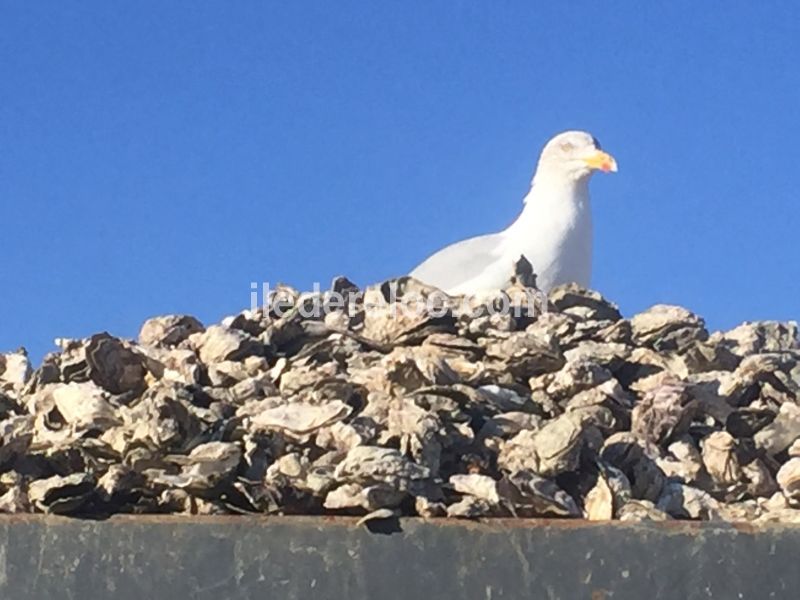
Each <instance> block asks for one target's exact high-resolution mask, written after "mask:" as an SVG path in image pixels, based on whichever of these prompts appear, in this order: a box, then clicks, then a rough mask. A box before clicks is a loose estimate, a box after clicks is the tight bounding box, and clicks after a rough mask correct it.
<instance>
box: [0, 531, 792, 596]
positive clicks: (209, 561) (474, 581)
mask: <svg viewBox="0 0 800 600" xmlns="http://www.w3.org/2000/svg"><path fill="white" fill-rule="evenodd" d="M798 557H800V526H798V525H774V526H773V525H767V526H762V527H753V526H732V525H727V524H724V525H723V524H711V523H670V524H641V523H631V524H627V523H619V522H616V523H610V524H608V523H587V522H582V521H581V522H576V521H539V520H536V521H519V520H493V521H489V522H485V523H473V522H463V521H458V522H453V521H422V520H419V519H404V520H402V521H400V522H397V523H395V524H394V525H393V526H389V527H384V528H381V531H380V532H377V531H373V532H371V531H368V530H367V529H366V528H365V527H364V526H361V527H359V526H356V522H355V520H354V519H342V518H324V517H272V518H251V517H203V518H181V517H158V516H146V517H140V516H137V517H115V518H113V519H110V520H108V521H81V520H73V519H65V518H57V517H42V516H13V517H3V518H0V598H3V599H13V600H27V599H31V600H33V599H35V600H46V599H49V598H76V599H84V598H85V599H87V600H88V599H104V598H114V599H116V600H134V599H136V600H139V599H143V598H146V599H151V600H160V599H168V600H181V599H184V598H187V599H188V598H192V599H198V600H202V599H213V600H223V599H224V600H228V599H231V600H233V599H259V600H262V599H265V598H270V599H272V598H276V599H277V598H290V599H298V600H305V599H309V598H314V599H315V600H316V599H326V598H330V599H337V600H361V599H365V600H366V599H370V600H371V599H376V600H378V599H379V600H394V599H398V600H399V599H403V600H408V599H412V600H423V599H425V600H427V599H435V600H447V599H453V600H456V599H458V600H464V599H473V598H475V599H478V598H480V599H481V600H496V599H497V598H511V599H526V600H527V599H532V600H533V599H538V598H548V599H563V600H578V599H582V598H586V599H588V600H606V599H607V600H612V599H613V600H620V599H628V598H630V599H634V600H642V599H646V600H661V599H668V598H669V599H673V598H675V599H681V600H684V599H700V598H703V599H707V598H719V599H721V600H728V599H740V598H743V599H749V600H765V599H772V598H775V599H784V598H786V599H789V598H791V599H796V598H798V597H800V567H798V562H797V560H798Z"/></svg>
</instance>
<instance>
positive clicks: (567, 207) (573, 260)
mask: <svg viewBox="0 0 800 600" xmlns="http://www.w3.org/2000/svg"><path fill="white" fill-rule="evenodd" d="M596 170H600V171H604V172H606V173H608V172H616V170H617V162H616V161H615V160H614V158H613V157H612V156H611V155H610V154H607V153H606V152H603V150H602V149H601V148H600V144H599V143H598V142H597V140H596V139H595V138H594V137H593V136H592V135H590V134H588V133H586V132H585V131H566V132H564V133H560V134H558V135H557V136H555V137H554V138H552V139H551V140H550V141H549V142H547V144H546V145H545V147H544V149H543V150H542V154H541V156H540V157H539V164H538V165H537V167H536V173H535V174H534V176H533V181H532V182H531V189H530V191H529V192H528V195H527V196H525V200H524V202H525V206H524V207H523V209H522V213H521V214H520V216H519V217H517V220H516V221H514V222H513V223H512V224H511V225H510V226H509V227H508V228H507V229H505V230H503V231H501V232H499V233H492V234H488V235H481V236H478V237H474V238H470V239H468V240H464V241H462V242H457V243H455V244H452V245H450V246H447V247H446V248H444V249H442V250H439V251H438V252H437V253H435V254H434V255H433V256H431V257H430V258H428V259H427V260H426V261H425V262H423V263H422V264H421V265H419V266H418V267H417V268H416V269H414V270H413V271H412V272H411V273H410V275H411V277H414V278H415V279H419V280H420V281H422V282H424V283H427V284H429V285H433V286H435V287H438V288H439V289H441V290H443V291H445V292H447V293H448V294H453V295H456V294H471V293H478V292H486V291H489V290H496V289H501V288H503V287H505V286H506V285H507V284H508V281H509V278H510V276H511V274H512V272H513V265H514V263H515V262H516V261H517V260H518V259H519V257H520V255H524V256H525V258H527V259H528V261H529V262H530V263H531V264H532V265H533V271H534V273H535V274H536V282H537V286H538V288H539V289H540V290H543V291H545V292H546V291H549V290H550V289H552V288H553V287H554V286H557V285H560V284H562V283H571V282H574V283H578V284H580V285H581V286H583V287H589V284H590V280H591V276H592V211H591V206H590V202H589V179H590V178H591V176H592V173H593V172H594V171H596Z"/></svg>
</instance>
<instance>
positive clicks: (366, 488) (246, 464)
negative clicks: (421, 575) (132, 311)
mask: <svg viewBox="0 0 800 600" xmlns="http://www.w3.org/2000/svg"><path fill="white" fill-rule="evenodd" d="M525 283H526V281H520V280H517V281H516V282H515V283H513V284H512V285H510V286H509V288H508V289H506V290H502V291H498V292H497V293H495V294H489V295H486V296H484V297H482V298H480V299H470V301H469V302H465V301H464V299H463V298H450V297H447V296H444V295H443V294H441V293H439V294H438V296H437V298H438V300H437V301H436V302H434V303H432V306H427V307H425V308H424V309H422V310H419V309H417V310H414V311H397V310H396V308H397V305H398V304H399V303H402V302H404V301H405V300H407V299H408V298H415V299H420V298H423V299H428V298H431V297H433V295H434V293H435V292H437V291H436V290H433V289H432V288H428V287H426V286H424V285H422V284H420V283H419V282H417V281H415V280H412V279H408V278H401V279H399V280H393V281H390V282H386V283H384V284H382V285H378V286H374V287H371V288H367V289H366V290H364V291H363V293H361V294H360V297H359V300H358V301H357V302H356V303H354V304H350V305H347V306H335V305H334V303H329V302H328V300H329V298H330V297H331V295H332V294H333V293H334V292H341V291H343V290H350V291H352V290H353V289H354V287H353V286H352V284H351V283H350V282H348V281H347V280H346V279H344V278H339V279H337V280H336V281H335V282H334V285H333V287H332V289H331V290H330V291H328V292H321V293H315V294H300V293H298V292H297V291H295V290H293V289H291V288H287V287H281V288H279V289H278V290H276V291H275V292H274V293H273V295H272V296H271V298H270V300H271V301H270V303H269V304H268V305H267V306H266V307H264V308H259V309H257V310H251V311H245V312H243V313H242V314H239V315H237V316H234V317H230V318H228V319H225V320H224V321H223V322H222V323H221V324H218V325H212V326H209V327H205V326H204V325H203V324H201V323H200V322H199V321H198V320H197V319H195V318H193V317H190V316H178V315H172V316H164V317H157V318H154V319H151V320H149V321H147V322H146V323H145V324H144V325H143V327H142V329H141V332H140V334H139V338H138V340H136V341H131V340H123V339H118V338H115V337H112V336H110V335H108V334H106V333H101V334H97V335H94V336H92V337H91V338H89V339H84V340H58V343H59V345H60V348H61V349H60V351H59V352H57V353H53V354H50V355H48V356H47V357H46V358H45V359H44V361H43V363H42V364H41V366H40V367H39V368H38V369H36V370H32V369H31V366H30V364H29V361H28V359H27V356H26V355H25V353H24V351H19V352H16V353H10V354H4V355H0V436H2V443H1V445H0V511H2V512H9V513H18V512H50V513H59V514H72V515H76V516H94V517H102V516H106V515H111V514H115V513H185V514H221V513H270V514H341V515H363V516H365V518H380V517H389V516H392V515H419V516H423V517H466V518H478V517H520V518H522V517H564V518H586V519H593V520H607V519H621V520H645V519H647V520H668V519H703V520H705V519H722V520H727V521H757V522H762V521H787V522H788V521H794V522H798V521H800V344H799V343H798V328H797V324H796V323H793V322H790V323H779V322H757V323H747V324H744V325H741V326H739V327H737V328H735V329H733V330H731V331H728V332H725V333H715V334H713V335H709V333H708V332H707V330H706V328H705V326H704V323H703V320H702V319H700V318H699V317H698V316H696V315H694V314H692V313H691V312H689V311H688V310H685V309H683V308H680V307H678V306H666V305H659V306H654V307H653V308H651V309H649V310H647V311H645V312H643V313H641V314H637V315H636V316H634V317H632V318H630V319H625V318H623V317H622V316H621V315H620V312H619V310H618V309H617V307H616V306H615V305H613V304H612V303H610V302H608V301H607V300H605V299H604V298H603V297H602V296H600V295H599V294H597V293H596V292H592V291H587V290H583V289H580V288H578V287H576V286H565V287H561V288H557V289H556V290H554V291H553V292H551V293H550V295H549V298H548V302H547V303H546V306H544V305H543V306H541V307H539V310H533V309H532V307H530V306H524V307H521V305H520V304H519V297H520V294H521V293H524V292H525V291H526V289H525V285H524V284H525ZM390 292H391V293H390ZM314 303H316V306H320V305H321V306H324V307H325V309H326V310H325V311H323V312H324V314H322V313H320V312H319V311H317V312H316V313H315V312H314V311H310V310H306V309H308V308H309V306H311V305H312V304H314ZM515 303H516V304H515ZM429 304H430V303H429ZM543 304H544V303H543ZM499 305H504V306H511V307H516V308H519V309H520V310H516V311H500V310H495V308H496V307H497V306H499ZM417 308H419V307H417ZM534 308H535V307H534ZM545 308H546V309H547V310H546V311H545Z"/></svg>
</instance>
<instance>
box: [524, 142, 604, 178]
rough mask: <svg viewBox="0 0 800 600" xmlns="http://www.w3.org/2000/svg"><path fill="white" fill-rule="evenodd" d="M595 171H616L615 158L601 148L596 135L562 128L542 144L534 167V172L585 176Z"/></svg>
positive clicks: (572, 176) (559, 175)
mask: <svg viewBox="0 0 800 600" xmlns="http://www.w3.org/2000/svg"><path fill="white" fill-rule="evenodd" d="M595 171H603V172H604V173H615V172H616V171H617V161H616V160H614V157H613V156H611V155H610V154H608V153H607V152H604V151H603V150H602V148H600V143H599V142H598V141H597V138H595V137H594V136H592V135H591V134H589V133H586V132H585V131H565V132H564V133H559V134H558V135H557V136H555V137H554V138H552V139H551V140H550V141H549V142H547V144H545V147H544V150H542V154H541V156H540V157H539V165H538V166H537V168H536V174H537V176H539V175H543V174H547V175H549V176H556V177H567V178H569V179H573V180H577V181H580V180H584V179H587V178H588V177H590V176H591V175H592V173H594V172H595Z"/></svg>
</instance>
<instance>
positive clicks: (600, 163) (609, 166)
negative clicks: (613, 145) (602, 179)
mask: <svg viewBox="0 0 800 600" xmlns="http://www.w3.org/2000/svg"><path fill="white" fill-rule="evenodd" d="M583 160H585V161H586V164H587V165H589V167H590V168H592V169H600V170H601V171H603V172H604V173H616V172H617V161H616V160H614V157H613V156H611V155H610V154H608V153H607V152H603V151H602V150H598V151H597V152H595V153H594V154H592V155H591V156H589V157H587V158H584V159H583Z"/></svg>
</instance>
